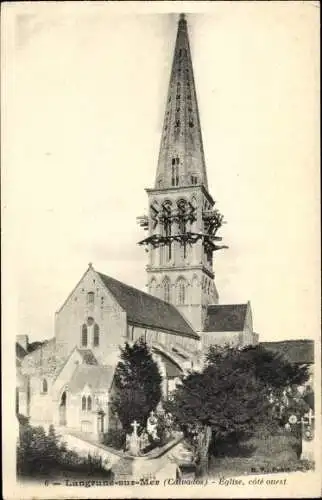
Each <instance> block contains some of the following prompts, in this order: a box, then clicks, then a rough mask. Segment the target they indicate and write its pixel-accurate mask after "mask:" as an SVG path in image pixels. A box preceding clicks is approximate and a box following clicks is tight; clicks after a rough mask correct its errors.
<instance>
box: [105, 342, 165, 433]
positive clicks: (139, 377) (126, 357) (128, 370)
mask: <svg viewBox="0 0 322 500" xmlns="http://www.w3.org/2000/svg"><path fill="white" fill-rule="evenodd" d="M114 383H115V394H114V396H113V399H112V408H113V410H114V411H115V412H116V413H117V415H118V417H119V419H120V421H121V423H122V426H123V429H124V430H125V431H126V432H131V430H132V429H131V423H132V422H133V421H134V420H136V421H137V422H139V423H140V424H141V425H142V426H145V424H146V421H147V418H148V416H149V413H150V412H151V411H152V410H155V408H156V406H157V404H158V403H159V401H160V399H161V395H162V392H161V383H162V377H161V375H160V372H159V369H158V365H157V364H156V362H155V361H154V360H153V358H152V354H151V352H150V350H149V348H148V346H147V345H146V343H145V342H144V340H143V339H139V340H138V341H136V342H135V343H134V344H133V345H132V346H131V345H129V344H128V343H126V344H125V346H124V347H123V348H122V349H121V361H120V362H119V364H118V366H117V368H116V371H115V378H114Z"/></svg>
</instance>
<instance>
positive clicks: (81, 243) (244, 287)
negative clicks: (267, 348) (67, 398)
mask: <svg viewBox="0 0 322 500" xmlns="http://www.w3.org/2000/svg"><path fill="white" fill-rule="evenodd" d="M121 4H122V2H116V3H115V4H114V5H112V4H111V3H109V2H108V3H100V2H90V3H87V2H84V3H81V2H73V3H68V2H66V3H49V4H47V5H44V3H43V2H40V3H38V4H34V3H29V4H28V3H27V4H26V5H23V3H21V4H19V3H16V4H12V5H7V6H6V8H5V9H4V12H3V15H2V19H1V22H2V36H3V40H4V43H3V44H2V51H3V64H4V69H5V71H4V76H3V83H2V103H3V105H2V114H3V115H2V122H3V124H4V125H5V126H3V132H2V143H3V149H2V165H3V168H2V213H3V229H2V232H3V244H2V247H3V260H2V262H3V266H2V268H3V286H4V289H5V290H6V295H7V298H8V300H9V301H10V334H11V335H12V336H13V337H14V336H15V335H16V334H28V335H29V337H30V340H31V341H34V340H42V339H45V338H49V337H52V336H53V335H54V316H55V311H56V310H57V309H58V308H59V307H60V305H61V304H62V303H63V302H64V300H65V299H66V297H67V295H68V294H69V293H70V291H71V290H72V289H73V287H74V286H75V285H76V284H77V282H78V280H79V279H80V277H81V276H82V274H83V273H84V272H85V271H86V269H87V267H88V263H89V262H92V263H93V265H94V268H95V269H97V270H99V271H101V272H104V273H105V274H108V275H111V276H113V277H115V278H117V279H120V280H122V281H124V282H126V283H128V284H130V285H133V286H136V287H137V288H140V289H143V290H144V289H145V285H146V275H145V265H146V264H147V257H146V254H145V252H144V249H143V248H142V247H139V246H138V245H137V242H138V241H140V240H141V239H143V238H144V237H145V234H144V233H143V231H142V229H141V228H140V227H139V226H138V225H137V223H136V217H137V216H139V215H142V214H144V213H147V195H146V193H145V191H144V190H145V188H148V187H153V184H154V177H155V173H156V167H157V158H158V151H159V142H160V136H161V129H162V122H163V114H164V110H165V100H166V94H167V86H168V81H169V76H170V68H171V63H172V57H173V49H174V42H175V37H176V28H177V20H178V13H179V9H181V10H182V7H183V4H182V3H181V5H180V6H178V4H177V3H175V2H173V3H172V4H169V3H167V2H161V3H158V2H152V3H149V2H142V3H135V2H134V3H131V2H129V3H128V2H126V6H124V5H121ZM185 11H186V12H187V22H188V29H189V36H190V45H191V52H192V60H193V67H194V75H195V82H196V88H197V96H198V102H199V110H200V118H201V125H202V133H203V142H204V150H205V158H206V163H207V171H208V184H209V189H210V193H211V194H212V196H213V198H214V199H215V200H216V206H217V207H218V209H219V210H220V211H221V212H222V213H223V214H224V215H225V219H226V221H227V224H226V225H224V226H223V228H222V230H221V233H220V235H221V236H223V242H224V243H225V244H226V245H228V247H229V248H228V249H227V250H222V251H218V252H216V253H215V258H214V268H215V274H216V285H217V289H218V291H219V295H220V303H222V304H225V303H233V302H245V301H248V300H250V301H251V305H252V311H253V321H254V330H255V331H256V332H258V333H259V335H260V340H263V341H264V340H265V341H267V340H279V339H281V340H283V339H292V338H316V337H317V335H318V332H319V325H320V321H319V294H320V288H319V276H320V272H319V269H320V261H319V259H320V240H319V228H320V225H319V194H320V193H319V85H320V81H319V53H318V50H319V13H318V8H317V6H316V2H250V3H248V2H207V3H203V2H200V3H199V2H198V5H197V3H194V2H189V3H188V4H187V5H186V9H185ZM5 300H6V299H5Z"/></svg>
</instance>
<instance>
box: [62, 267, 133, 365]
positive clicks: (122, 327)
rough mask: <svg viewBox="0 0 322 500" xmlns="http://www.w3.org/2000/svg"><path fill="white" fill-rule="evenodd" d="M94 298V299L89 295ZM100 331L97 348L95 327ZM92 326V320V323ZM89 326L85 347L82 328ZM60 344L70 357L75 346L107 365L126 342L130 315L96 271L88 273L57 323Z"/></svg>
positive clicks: (70, 297) (66, 304)
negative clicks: (113, 354)
mask: <svg viewBox="0 0 322 500" xmlns="http://www.w3.org/2000/svg"><path fill="white" fill-rule="evenodd" d="M89 294H90V295H89ZM89 318H92V319H93V322H94V324H95V323H96V324H97V325H98V328H99V345H98V346H95V345H94V324H92V325H89V324H88V323H89V321H88V319H89ZM91 322H92V320H91ZM84 324H86V325H87V326H88V343H87V346H83V345H82V327H83V325H84ZM55 336H56V344H57V345H59V346H62V347H63V350H64V351H65V353H66V354H68V353H69V352H70V351H71V350H72V349H73V348H74V347H75V345H76V346H78V347H83V348H84V347H87V348H88V349H91V350H92V351H93V353H94V355H95V356H96V358H97V359H98V360H99V361H101V362H102V363H104V362H105V363H106V356H107V355H108V354H109V352H110V350H111V348H112V350H113V349H115V348H117V346H118V345H119V344H120V343H122V342H123V341H124V340H125V338H126V313H125V312H124V311H123V310H122V308H121V307H120V306H119V305H118V303H117V302H116V300H115V299H114V297H113V296H112V295H111V294H110V293H109V291H108V290H106V288H105V286H104V285H103V283H102V282H101V280H100V278H99V276H98V275H97V273H96V272H95V271H94V270H93V269H91V268H90V269H88V271H87V272H86V273H85V275H84V276H83V278H82V279H81V281H80V282H79V283H78V285H77V286H76V288H75V289H74V290H73V292H72V293H71V294H70V295H69V297H68V299H67V300H66V302H65V303H64V304H63V306H62V307H61V309H60V310H59V311H58V312H57V313H56V320H55Z"/></svg>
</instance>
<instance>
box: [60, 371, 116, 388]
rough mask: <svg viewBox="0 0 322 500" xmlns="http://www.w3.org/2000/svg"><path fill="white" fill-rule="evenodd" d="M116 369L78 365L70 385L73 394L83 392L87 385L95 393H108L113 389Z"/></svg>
mask: <svg viewBox="0 0 322 500" xmlns="http://www.w3.org/2000/svg"><path fill="white" fill-rule="evenodd" d="M114 370H115V367H112V366H102V365H87V364H81V365H78V367H77V368H76V370H75V371H74V373H73V376H72V378H71V380H70V382H69V384H68V388H69V390H70V391H71V392H72V393H74V394H75V393H78V392H80V391H82V390H83V389H84V387H85V385H88V386H90V387H91V389H92V390H93V391H94V392H95V391H108V390H109V389H110V387H111V384H112V381H113V376H114Z"/></svg>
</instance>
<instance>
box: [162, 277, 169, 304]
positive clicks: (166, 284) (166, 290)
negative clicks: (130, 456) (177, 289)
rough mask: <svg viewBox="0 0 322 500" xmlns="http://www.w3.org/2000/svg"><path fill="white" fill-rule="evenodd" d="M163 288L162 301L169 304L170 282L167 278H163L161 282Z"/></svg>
mask: <svg viewBox="0 0 322 500" xmlns="http://www.w3.org/2000/svg"><path fill="white" fill-rule="evenodd" d="M162 288H163V300H165V301H166V302H170V281H169V279H168V278H165V279H164V280H163V282H162Z"/></svg>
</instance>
